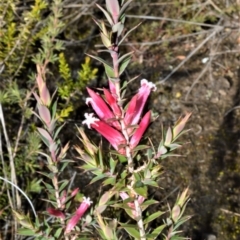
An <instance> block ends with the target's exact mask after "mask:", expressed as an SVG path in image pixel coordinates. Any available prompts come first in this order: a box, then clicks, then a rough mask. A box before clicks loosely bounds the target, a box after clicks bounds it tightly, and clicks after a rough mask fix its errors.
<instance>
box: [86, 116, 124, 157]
mask: <svg viewBox="0 0 240 240" xmlns="http://www.w3.org/2000/svg"><path fill="white" fill-rule="evenodd" d="M84 116H85V118H86V120H84V121H83V122H82V123H83V124H87V126H88V128H94V129H95V130H96V131H97V132H98V133H100V134H101V135H102V136H103V137H105V138H106V139H107V140H108V141H109V142H110V144H111V145H112V146H113V147H114V148H115V149H116V150H117V151H118V152H119V153H121V154H124V153H125V151H124V148H121V147H120V145H124V144H126V139H125V138H124V136H123V135H122V134H121V133H120V132H119V131H117V130H116V129H114V128H113V127H111V126H109V125H108V124H107V123H105V122H103V121H101V120H99V119H97V118H95V117H93V113H90V114H88V113H85V114H84Z"/></svg>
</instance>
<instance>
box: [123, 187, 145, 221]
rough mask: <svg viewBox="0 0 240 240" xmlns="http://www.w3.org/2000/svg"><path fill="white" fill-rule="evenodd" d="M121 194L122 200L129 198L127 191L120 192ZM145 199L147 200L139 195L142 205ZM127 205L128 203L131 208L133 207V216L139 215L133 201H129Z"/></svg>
mask: <svg viewBox="0 0 240 240" xmlns="http://www.w3.org/2000/svg"><path fill="white" fill-rule="evenodd" d="M119 195H120V197H121V198H122V200H126V199H128V198H129V195H128V194H127V193H125V192H120V194H119ZM144 200H145V198H144V197H143V196H139V197H138V202H139V204H140V205H141V204H142V203H143V202H144ZM127 205H128V206H129V207H130V208H132V209H133V210H132V214H133V216H134V217H137V212H136V210H135V204H134V203H133V202H128V203H127Z"/></svg>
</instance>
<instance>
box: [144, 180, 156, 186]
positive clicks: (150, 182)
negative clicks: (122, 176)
mask: <svg viewBox="0 0 240 240" xmlns="http://www.w3.org/2000/svg"><path fill="white" fill-rule="evenodd" d="M142 182H143V183H144V184H145V185H150V186H153V187H158V184H157V182H155V181H153V180H151V179H145V180H144V181H142Z"/></svg>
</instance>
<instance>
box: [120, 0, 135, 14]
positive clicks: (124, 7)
mask: <svg viewBox="0 0 240 240" xmlns="http://www.w3.org/2000/svg"><path fill="white" fill-rule="evenodd" d="M132 1H133V0H129V1H127V2H126V3H124V5H123V6H122V7H121V10H120V12H119V17H120V18H121V16H122V14H123V13H124V12H125V10H126V9H127V7H128V6H129V4H130V3H131V2H132Z"/></svg>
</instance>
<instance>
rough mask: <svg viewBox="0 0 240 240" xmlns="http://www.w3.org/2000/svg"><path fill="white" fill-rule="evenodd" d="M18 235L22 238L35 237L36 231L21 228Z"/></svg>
mask: <svg viewBox="0 0 240 240" xmlns="http://www.w3.org/2000/svg"><path fill="white" fill-rule="evenodd" d="M18 234H19V235H22V236H34V235H35V231H33V230H31V229H27V228H20V229H18Z"/></svg>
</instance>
